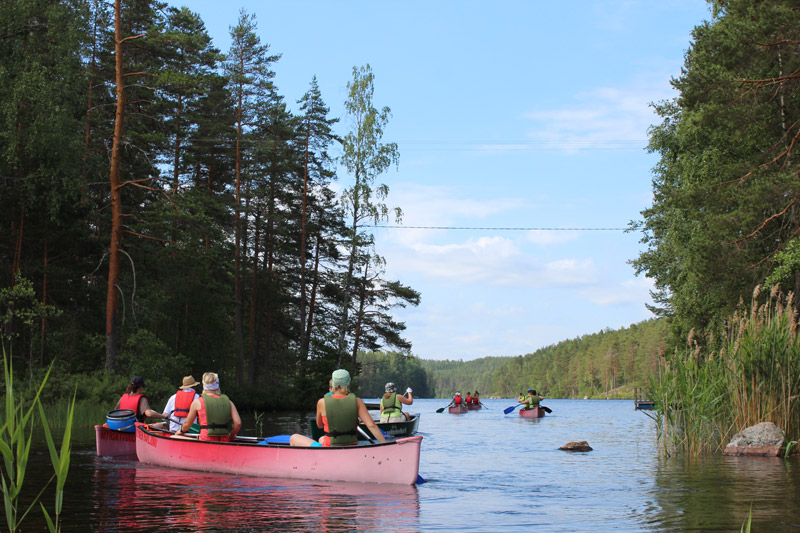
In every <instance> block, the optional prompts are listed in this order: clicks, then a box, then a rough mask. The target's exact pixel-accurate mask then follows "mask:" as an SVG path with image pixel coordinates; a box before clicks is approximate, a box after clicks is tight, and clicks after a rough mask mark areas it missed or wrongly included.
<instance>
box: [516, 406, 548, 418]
mask: <svg viewBox="0 0 800 533" xmlns="http://www.w3.org/2000/svg"><path fill="white" fill-rule="evenodd" d="M519 416H521V417H522V418H542V417H543V416H544V409H542V408H541V407H534V408H533V409H520V410H519Z"/></svg>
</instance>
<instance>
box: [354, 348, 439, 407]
mask: <svg viewBox="0 0 800 533" xmlns="http://www.w3.org/2000/svg"><path fill="white" fill-rule="evenodd" d="M358 359H359V361H360V362H361V374H360V375H359V376H358V377H357V378H356V381H357V382H358V390H359V395H361V396H362V397H364V398H378V397H380V396H382V395H383V393H384V392H385V385H386V383H387V382H390V381H391V382H392V383H394V384H395V386H396V387H397V392H398V393H399V394H402V393H403V392H405V390H406V388H407V387H411V389H412V390H413V394H414V396H415V397H418V398H427V397H431V396H433V393H432V390H431V387H430V384H429V382H428V373H427V372H426V370H425V365H426V362H424V361H420V360H419V359H417V358H416V357H414V356H413V355H404V354H402V353H397V352H388V353H383V352H361V353H359V354H358Z"/></svg>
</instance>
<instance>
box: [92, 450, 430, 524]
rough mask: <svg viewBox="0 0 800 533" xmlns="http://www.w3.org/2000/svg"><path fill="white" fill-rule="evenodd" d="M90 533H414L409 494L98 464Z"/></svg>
mask: <svg viewBox="0 0 800 533" xmlns="http://www.w3.org/2000/svg"><path fill="white" fill-rule="evenodd" d="M94 466H95V469H94V476H93V486H94V506H93V513H92V524H91V529H93V530H97V531H121V530H125V531H164V530H170V531H266V530H270V531H312V530H314V531H343V530H346V531H389V530H392V531H409V532H410V531H418V530H419V528H420V526H419V498H418V494H417V489H416V487H414V486H406V485H385V484H371V483H326V482H318V481H300V480H280V479H265V478H256V477H252V478H251V477H244V476H240V477H237V476H229V475H223V474H210V473H197V472H192V471H188V470H185V471H184V470H176V469H169V468H161V467H155V466H150V465H145V464H140V463H136V462H129V463H121V462H116V463H115V462H110V461H106V460H103V459H101V458H98V459H97V460H96V461H95V465H94Z"/></svg>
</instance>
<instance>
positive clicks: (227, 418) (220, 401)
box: [200, 394, 231, 437]
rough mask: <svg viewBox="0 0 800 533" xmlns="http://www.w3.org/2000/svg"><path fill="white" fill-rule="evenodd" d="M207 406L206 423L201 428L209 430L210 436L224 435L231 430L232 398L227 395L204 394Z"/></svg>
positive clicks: (204, 401)
mask: <svg viewBox="0 0 800 533" xmlns="http://www.w3.org/2000/svg"><path fill="white" fill-rule="evenodd" d="M203 403H204V404H205V406H206V423H205V425H201V426H200V429H201V430H202V429H205V430H208V435H209V436H210V437H222V436H224V435H227V434H229V433H230V432H231V400H230V398H228V397H227V396H226V395H224V394H223V395H221V396H210V395H208V394H203Z"/></svg>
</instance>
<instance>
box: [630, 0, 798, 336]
mask: <svg viewBox="0 0 800 533" xmlns="http://www.w3.org/2000/svg"><path fill="white" fill-rule="evenodd" d="M798 40H800V11H798V10H797V9H796V5H795V3H794V2H792V1H790V0H769V1H765V2H758V3H754V2H751V1H749V0H732V1H726V2H724V3H723V2H720V3H715V17H714V19H713V20H712V21H711V22H708V23H705V24H703V25H701V26H698V27H696V28H695V29H694V31H693V42H692V44H691V46H690V48H689V50H688V51H687V53H686V58H685V64H684V68H683V70H682V73H681V76H680V77H678V78H677V79H674V80H673V85H674V87H675V88H676V89H677V90H678V91H679V96H678V97H677V98H676V99H675V100H672V101H667V102H659V103H657V104H656V105H655V106H654V107H655V109H656V112H657V113H658V114H659V115H660V116H661V117H662V119H663V122H662V123H661V124H660V125H658V126H656V127H654V128H652V129H651V131H650V146H649V148H650V150H651V151H652V152H655V153H657V154H659V155H660V159H659V162H658V164H657V165H656V167H655V168H654V172H655V177H654V179H653V196H654V201H653V205H652V206H651V207H650V208H648V209H646V210H644V211H642V215H643V218H642V220H641V221H638V222H634V223H632V225H631V228H632V229H637V230H642V232H643V237H642V240H641V242H642V243H644V244H646V245H647V249H646V250H645V251H644V252H642V253H641V254H640V255H639V257H638V258H637V259H636V260H634V261H633V262H632V263H633V266H634V268H635V269H636V271H637V273H639V274H645V275H647V276H648V277H650V278H652V279H653V280H654V282H655V287H656V291H655V293H654V300H655V303H656V305H655V306H654V311H655V312H656V313H657V314H658V315H659V316H671V317H673V318H674V319H673V321H672V325H673V333H674V337H673V338H674V339H675V340H677V339H685V338H686V337H687V336H688V334H689V332H690V331H691V330H694V331H695V332H696V336H697V337H698V342H700V343H701V344H705V343H709V342H712V341H713V339H719V338H720V334H721V331H722V329H723V327H724V319H725V318H726V317H728V316H730V315H731V314H732V313H733V312H734V310H735V309H736V306H737V305H738V303H739V301H740V300H747V299H748V298H749V294H750V293H751V292H752V290H753V288H754V287H755V286H756V285H759V284H761V283H762V282H764V280H768V282H769V283H771V284H774V283H782V284H786V285H785V286H786V287H791V288H792V289H793V290H794V291H795V292H797V291H798V290H800V275H798V273H800V269H799V268H798V266H800V262H798V260H797V250H796V248H797V244H796V242H795V241H796V236H797V233H798V231H799V230H800V217H798V216H797V215H798V212H799V211H798V209H800V206H799V205H798V202H797V200H798V198H800V188H798V183H800V180H798V170H797V166H796V165H794V164H793V163H792V160H793V159H795V158H796V157H793V156H794V154H793V152H794V150H795V148H796V143H795V142H794V141H795V140H796V139H797V134H798V131H800V129H798V128H800V120H798V119H800V98H798V92H797V91H796V83H797V81H796V75H795V74H794V73H796V72H797V70H798V68H800V51H798V48H797V47H796V46H794V44H793V43H796V42H797V41H798ZM712 347H714V346H712ZM714 348H716V347H714Z"/></svg>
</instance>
